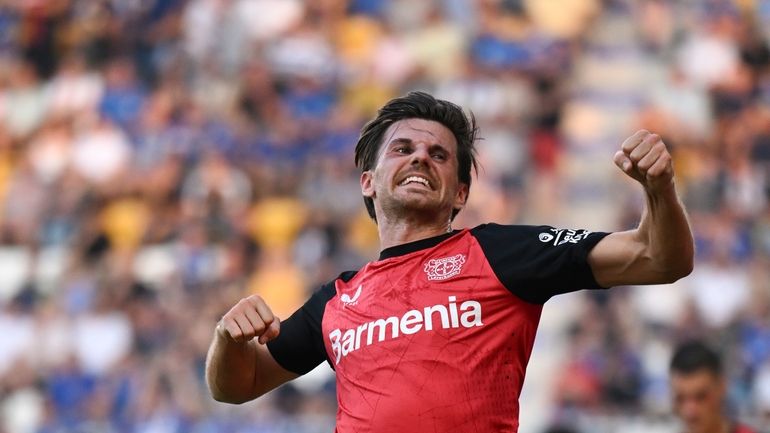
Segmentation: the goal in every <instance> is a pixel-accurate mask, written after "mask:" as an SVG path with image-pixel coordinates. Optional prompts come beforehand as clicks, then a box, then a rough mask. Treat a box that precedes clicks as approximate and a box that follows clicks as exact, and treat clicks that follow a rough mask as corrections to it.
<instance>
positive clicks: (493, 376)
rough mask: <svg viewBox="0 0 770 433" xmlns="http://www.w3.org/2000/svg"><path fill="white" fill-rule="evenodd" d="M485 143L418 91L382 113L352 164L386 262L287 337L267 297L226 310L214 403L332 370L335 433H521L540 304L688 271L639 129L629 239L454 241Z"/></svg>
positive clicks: (328, 293) (651, 140)
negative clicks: (643, 202) (642, 203)
mask: <svg viewBox="0 0 770 433" xmlns="http://www.w3.org/2000/svg"><path fill="white" fill-rule="evenodd" d="M476 132H477V128H476V124H475V120H474V119H473V118H472V117H470V118H469V117H468V116H466V115H465V113H464V112H463V110H462V109H461V108H460V107H458V106H457V105H455V104H452V103H450V102H447V101H443V100H437V99H434V98H433V97H432V96H430V95H428V94H425V93H421V92H414V93H410V94H408V95H406V96H404V97H401V98H397V99H394V100H392V101H390V102H388V103H387V104H386V105H385V106H384V107H383V108H382V109H380V111H379V112H378V114H377V117H376V118H375V119H373V120H372V121H371V122H369V123H368V124H367V125H366V126H364V128H363V129H362V132H361V136H360V138H359V141H358V144H357V145H356V155H355V160H356V164H357V165H358V166H359V167H360V168H361V170H362V173H361V179H360V182H361V191H362V193H363V196H364V202H365V204H366V207H367V210H368V211H369V214H370V215H371V217H372V218H373V219H374V220H375V221H376V223H377V229H378V232H379V237H380V245H381V253H380V256H379V258H378V259H377V260H375V261H372V262H370V263H368V264H367V265H365V266H364V267H363V268H361V269H359V270H358V271H352V272H344V273H342V274H341V275H339V276H338V277H337V278H336V279H334V280H333V281H331V282H329V283H328V284H326V285H324V286H322V287H321V288H320V289H319V290H318V291H317V292H315V294H314V295H313V296H312V297H311V298H310V299H309V300H308V301H307V303H306V304H305V305H304V306H303V307H301V308H300V309H299V310H297V311H296V312H295V313H294V314H293V315H292V316H291V317H289V318H288V319H287V320H285V321H284V322H282V323H280V326H279V320H278V318H276V317H275V316H274V315H273V314H272V312H271V311H270V307H269V306H268V305H266V304H265V302H264V301H263V300H262V299H261V298H260V297H259V296H250V297H248V298H245V299H242V300H241V301H240V302H238V303H237V304H236V305H235V306H234V307H232V309H231V310H230V311H228V312H227V314H225V315H224V317H223V318H222V320H221V321H220V322H219V323H218V324H217V327H216V332H215V334H214V339H213V342H212V344H211V347H210V349H209V354H208V360H207V368H206V374H207V381H208V385H209V387H210V389H211V393H212V394H213V396H214V398H216V399H217V400H220V401H226V402H231V403H241V402H245V401H248V400H251V399H254V398H256V397H258V396H260V395H262V394H264V393H266V392H268V391H270V390H271V389H273V388H275V387H277V386H278V385H281V384H282V383H284V382H286V381H289V380H292V379H294V378H296V377H298V376H300V375H302V374H305V373H307V372H309V371H310V370H311V369H313V368H314V367H315V366H317V365H318V364H320V363H321V362H324V361H326V362H327V363H328V364H329V365H330V366H331V368H333V369H334V370H335V372H336V380H337V400H338V407H339V409H338V412H337V427H336V431H337V432H339V433H348V432H351V433H352V432H359V433H361V432H388V433H390V432H402V433H411V432H421V433H422V432H449V431H453V432H483V433H491V432H516V431H517V428H518V418H519V402H518V397H519V393H520V391H521V387H522V383H523V380H524V374H525V369H526V365H527V361H528V360H529V356H530V353H531V350H532V345H533V341H534V338H535V331H536V330H537V325H538V320H539V318H540V313H541V311H542V309H543V304H544V303H545V301H546V300H548V299H549V298H550V297H551V296H553V295H556V294H559V293H565V292H570V291H575V290H580V289H599V288H605V287H611V286H615V285H621V284H648V283H649V284H651V283H668V282H672V281H674V280H676V279H678V278H681V277H683V276H685V275H687V274H688V273H689V272H690V271H691V270H692V263H693V240H692V235H691V233H690V228H689V225H688V222H687V218H686V216H685V212H684V209H683V207H682V205H681V203H680V201H679V199H678V197H677V194H676V191H675V188H674V174H673V169H672V165H671V156H670V155H669V153H668V151H667V150H666V147H665V145H664V144H663V142H662V141H661V140H660V138H659V137H658V136H657V135H655V134H651V133H649V132H647V131H639V132H637V133H636V134H634V135H632V136H631V137H629V138H628V139H627V140H626V141H625V142H624V143H623V144H622V146H621V148H620V150H619V151H618V152H617V153H616V154H615V158H614V160H615V164H617V165H618V167H620V168H621V169H622V170H623V171H624V172H625V173H626V174H627V175H629V176H631V177H632V178H634V179H636V180H637V181H638V182H639V183H640V184H641V185H642V187H643V188H644V190H645V192H646V197H647V206H646V210H645V212H644V215H643V216H642V221H641V223H640V224H639V227H638V228H636V229H635V230H631V231H627V232H619V233H611V234H607V233H591V232H588V231H586V230H565V229H556V228H552V227H547V226H506V225H497V224H483V225H480V226H477V227H474V228H471V229H461V230H458V229H452V228H451V221H452V219H453V218H454V216H455V215H456V214H457V212H459V211H460V209H462V207H463V205H464V204H465V202H466V200H467V198H468V193H469V189H470V185H471V170H472V169H474V168H475V167H476V161H475V149H474V142H475V139H476Z"/></svg>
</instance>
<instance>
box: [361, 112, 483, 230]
mask: <svg viewBox="0 0 770 433" xmlns="http://www.w3.org/2000/svg"><path fill="white" fill-rule="evenodd" d="M457 164H458V163H457V141H456V140H455V137H454V135H453V134H452V132H451V131H450V130H449V129H447V128H446V127H445V126H444V125H442V124H440V123H438V122H434V121H431V120H424V119H404V120H400V121H398V122H395V123H394V124H393V125H391V126H390V127H389V128H388V130H387V131H386V132H385V134H384V136H383V143H382V145H381V147H380V150H379V155H378V157H377V163H376V165H375V167H374V169H372V170H369V171H365V172H364V173H362V174H361V192H362V193H363V195H364V196H367V197H371V198H373V199H374V205H375V209H376V211H377V216H378V220H379V219H380V218H381V217H382V215H383V214H384V215H385V216H386V217H392V216H398V215H406V214H409V213H412V212H414V211H419V212H421V214H422V215H424V216H426V217H444V215H445V216H446V219H447V222H448V220H449V216H450V215H451V213H452V210H453V209H459V208H461V207H462V206H463V205H464V204H465V199H466V197H467V195H468V186H467V185H465V184H461V183H460V182H459V180H458V176H457Z"/></svg>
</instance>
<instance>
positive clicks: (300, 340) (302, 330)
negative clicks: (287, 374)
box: [267, 282, 335, 375]
mask: <svg viewBox="0 0 770 433" xmlns="http://www.w3.org/2000/svg"><path fill="white" fill-rule="evenodd" d="M334 294H335V289H334V282H331V283H328V284H325V285H323V286H321V288H320V289H319V290H318V291H316V292H315V293H314V294H313V295H312V296H311V297H310V299H308V301H307V302H305V304H304V305H303V306H302V307H300V308H299V309H298V310H297V311H295V312H294V314H292V315H291V316H290V317H289V318H288V319H286V320H284V321H282V322H281V332H280V333H279V334H278V337H277V338H276V339H274V340H272V341H270V342H268V343H267V348H268V349H269V350H270V354H271V355H272V356H273V358H274V359H275V360H276V362H278V364H280V365H281V366H282V367H283V368H285V369H286V370H289V371H291V372H294V373H297V374H299V375H302V374H305V373H308V372H309V371H310V370H312V369H314V368H315V367H317V366H318V365H319V364H320V363H322V362H324V361H325V360H327V356H326V349H325V348H324V343H323V337H322V335H323V333H322V330H321V322H322V320H323V315H324V309H325V308H326V303H327V302H329V299H331V298H332V297H333V296H334Z"/></svg>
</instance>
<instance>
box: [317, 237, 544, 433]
mask: <svg viewBox="0 0 770 433" xmlns="http://www.w3.org/2000/svg"><path fill="white" fill-rule="evenodd" d="M429 277H431V278H432V279H429ZM359 288H360V290H359ZM336 289H337V294H338V296H335V297H333V298H332V299H331V300H330V301H329V303H328V304H327V305H326V314H325V315H324V319H323V323H322V327H323V334H324V343H325V346H326V350H327V353H328V355H329V358H330V359H331V360H332V362H333V363H334V364H335V365H334V367H335V369H336V372H337V399H338V402H339V409H338V412H337V430H336V431H337V432H338V433H348V432H357V433H366V432H374V431H377V432H400V433H410V432H415V433H418V432H419V433H425V432H449V431H458V432H485V433H486V432H489V433H492V432H495V433H501V432H516V431H517V428H518V414H519V404H518V397H519V393H520V391H521V387H522V383H523V380H524V373H525V369H526V364H527V361H528V360H529V357H530V354H531V351H532V345H533V341H534V338H535V332H536V329H537V324H538V321H539V319H540V313H541V310H542V306H541V305H535V304H530V303H526V302H524V301H522V300H520V299H519V298H517V297H516V296H514V295H513V294H511V293H510V292H509V291H508V290H507V289H506V288H505V287H503V285H502V284H501V283H500V282H499V281H498V279H497V277H496V276H495V274H494V273H493V271H492V269H491V268H490V265H489V263H488V262H487V260H486V258H485V256H484V253H483V252H482V250H481V247H480V246H479V244H478V243H477V241H476V239H475V238H474V237H473V236H472V235H471V234H470V233H469V232H467V231H466V232H465V233H462V234H460V235H457V236H453V237H451V238H449V239H448V240H446V241H444V242H442V243H440V244H439V245H437V246H435V247H433V248H427V249H424V250H420V251H416V252H413V253H411V254H406V255H403V256H398V257H392V258H389V259H385V260H382V261H378V262H373V263H370V264H368V265H367V266H366V267H364V268H363V269H362V270H361V271H360V272H358V273H357V274H356V276H355V277H354V278H353V279H351V280H350V281H348V282H347V283H345V282H343V281H342V280H338V281H337V287H336ZM476 305H478V308H476ZM426 307H434V308H432V309H430V310H428V313H429V315H430V319H428V317H427V316H428V314H426ZM410 311H411V312H410ZM442 311H446V314H443V315H442ZM477 311H479V314H476V312H477ZM418 318H421V320H418ZM377 320H383V321H388V322H387V323H388V324H387V325H384V326H382V325H383V322H380V323H379V325H374V323H376V321H377ZM396 322H398V323H399V327H398V331H397V335H396V336H395V337H394V335H393V329H394V327H395V323H396ZM429 322H430V324H429ZM428 326H430V327H431V328H432V329H431V330H427V329H426V328H427V327H428ZM383 327H384V329H385V331H384V333H383V336H384V338H383V340H382V341H379V337H380V331H381V329H382V328H383ZM359 329H360V330H359ZM370 329H372V331H371V344H370V342H369V338H370V337H369V334H370ZM403 331H406V333H405V332H403ZM346 336H347V337H346ZM375 429H376V430H375Z"/></svg>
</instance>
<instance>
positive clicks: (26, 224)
mask: <svg viewBox="0 0 770 433" xmlns="http://www.w3.org/2000/svg"><path fill="white" fill-rule="evenodd" d="M769 42H770V2H768V1H763V0H733V1H730V0H704V1H696V0H689V1H688V0H639V1H632V0H604V1H601V0H553V1H547V2H545V1H536V0H444V1H437V0H433V1H414V0H390V1H386V0H318V1H307V0H306V1H302V0H0V198H1V199H0V205H1V207H0V432H2V433H58V432H120V433H122V432H131V433H133V432H137V433H139V432H141V433H182V432H195V433H204V432H205V433H208V432H260V433H263V432H264V433H272V432H296V433H315V432H331V431H333V424H334V414H335V410H336V400H335V395H334V378H333V375H332V373H331V369H329V368H328V366H325V365H322V366H320V367H319V368H318V369H317V370H316V371H314V372H313V373H312V374H311V375H310V376H309V377H307V378H305V379H303V380H301V381H299V382H298V383H297V384H296V385H288V386H284V387H282V388H281V389H280V390H278V391H277V392H274V393H272V394H271V395H269V396H268V397H266V398H264V399H260V400H259V401H257V402H253V403H249V404H246V405H243V406H229V405H224V404H219V403H216V402H214V401H213V400H212V399H211V398H210V396H209V395H208V392H207V390H206V387H205V385H204V382H203V365H204V361H205V355H206V350H207V347H208V343H209V341H210V338H211V336H212V335H213V329H214V325H215V323H216V322H217V320H218V319H219V317H221V315H222V314H223V313H224V312H226V311H227V309H228V308H229V307H230V306H231V305H233V304H234V303H235V302H237V300H238V299H240V298H241V297H243V296H247V295H249V294H253V293H257V294H260V295H262V296H263V297H264V298H265V299H266V300H267V301H268V303H269V304H270V305H271V306H272V307H273V311H274V312H275V313H276V314H277V315H278V316H279V317H283V318H285V317H287V316H288V315H289V314H290V313H291V312H292V311H293V310H294V309H295V308H297V307H298V306H299V305H301V304H302V302H304V299H306V298H307V297H308V296H309V294H310V293H311V292H312V291H313V289H314V288H315V287H317V286H318V285H319V284H321V283H322V282H325V281H328V280H329V279H331V278H333V277H334V276H336V275H337V274H338V273H339V272H341V271H343V270H349V269H357V268H358V267H359V266H361V265H362V264H363V263H365V262H366V261H368V260H371V259H372V258H374V257H376V255H377V252H378V240H377V233H376V228H375V225H374V223H373V222H372V221H370V220H369V219H368V217H367V216H366V213H365V211H364V207H363V201H362V199H361V194H360V188H359V185H358V177H359V172H358V170H357V169H356V168H355V167H354V165H353V162H352V161H353V148H354V146H355V142H356V139H357V134H358V131H359V130H360V128H361V126H362V125H363V123H365V122H366V121H367V120H368V119H369V118H371V117H372V116H373V114H374V112H375V111H376V109H377V108H378V107H379V106H380V105H382V104H383V103H384V102H386V101H387V100H388V99H390V98H391V97H395V96H398V95H401V94H403V93H405V92H406V91H409V90H416V89H421V90H426V91H429V92H432V93H434V94H436V95H437V96H439V97H442V98H445V99H449V100H452V101H453V102H456V103H459V104H460V105H462V106H464V107H465V108H467V109H469V110H472V111H473V112H474V113H475V115H476V116H477V118H478V120H479V123H480V125H481V135H482V137H483V138H484V139H483V140H482V141H481V142H480V143H479V150H480V155H479V156H480V160H481V165H482V169H481V171H480V173H479V178H478V179H477V180H475V181H474V185H473V190H472V194H471V195H470V199H471V200H470V203H469V204H468V207H467V208H466V209H465V210H464V211H463V212H461V213H460V215H459V216H458V219H457V220H456V223H455V224H454V226H455V227H462V226H470V225H474V224H477V223H480V222H486V221H496V222H501V223H532V224H551V225H558V226H569V227H574V228H588V229H592V230H605V231H611V230H622V229H627V228H630V227H633V226H634V225H635V224H636V223H637V222H638V219H639V214H640V212H641V209H642V207H643V202H644V197H643V195H642V194H641V191H640V190H639V188H638V186H636V185H634V184H633V181H631V180H628V179H626V178H625V177H624V176H623V175H622V173H620V172H619V171H618V170H617V169H616V168H615V167H614V165H613V163H612V155H613V153H614V151H615V149H616V148H617V147H618V146H619V144H620V143H621V142H622V140H623V139H624V138H625V137H626V136H628V135H630V134H631V133H632V132H634V131H635V130H636V129H639V128H642V127H644V128H646V129H649V130H652V131H655V132H658V133H660V134H661V135H662V136H663V138H664V140H665V142H666V143H667V144H668V146H669V148H670V149H671V150H672V152H673V154H674V158H675V167H676V172H677V184H678V187H679V190H680V193H681V195H682V198H683V201H684V202H685V204H686V206H687V208H688V211H689V213H690V217H691V222H692V225H693V228H694V232H695V236H696V242H697V257H696V268H695V271H694V272H693V274H692V275H691V276H689V277H687V278H685V279H683V280H680V281H679V282H677V283H676V284H674V285H671V286H662V287H629V288H616V289H613V290H610V291H598V292H582V293H579V294H572V295H565V296H563V297H559V298H556V299H554V300H552V301H550V302H549V304H547V305H546V309H545V314H544V317H543V323H542V327H541V330H540V333H539V335H538V340H537V343H536V347H535V351H534V354H533V359H532V363H531V364H530V368H529V374H528V376H527V383H526V384H525V390H524V394H523V396H522V408H523V409H522V413H523V416H522V429H521V431H522V433H533V432H536V433H539V432H543V431H545V429H546V428H548V427H549V426H550V427H553V426H555V425H558V424H565V425H570V426H572V428H574V429H579V430H576V431H581V432H582V431H584V432H589V431H590V432H601V431H607V432H610V431H624V432H628V431H644V432H651V431H665V432H670V431H675V430H672V429H674V428H675V427H673V426H675V424H673V423H672V422H671V419H670V405H669V401H668V388H667V366H668V360H669V356H670V353H671V349H672V346H673V345H674V344H675V343H677V342H679V341H681V340H683V339H686V338H689V337H693V336H699V337H706V338H708V339H709V340H710V341H711V342H712V343H714V344H717V345H719V347H720V348H721V349H722V350H723V352H724V356H725V362H726V365H727V375H728V378H729V380H730V382H729V386H730V409H731V410H732V412H733V414H734V415H735V416H736V417H738V418H741V419H743V420H746V421H749V422H753V423H754V424H755V426H757V427H761V426H763V425H764V426H768V425H770V201H769V200H770V50H768V43H769ZM619 423H620V424H619ZM622 423H625V424H622ZM631 426H637V427H636V430H634V429H633V428H632V427H631ZM656 429H657V430H656Z"/></svg>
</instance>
